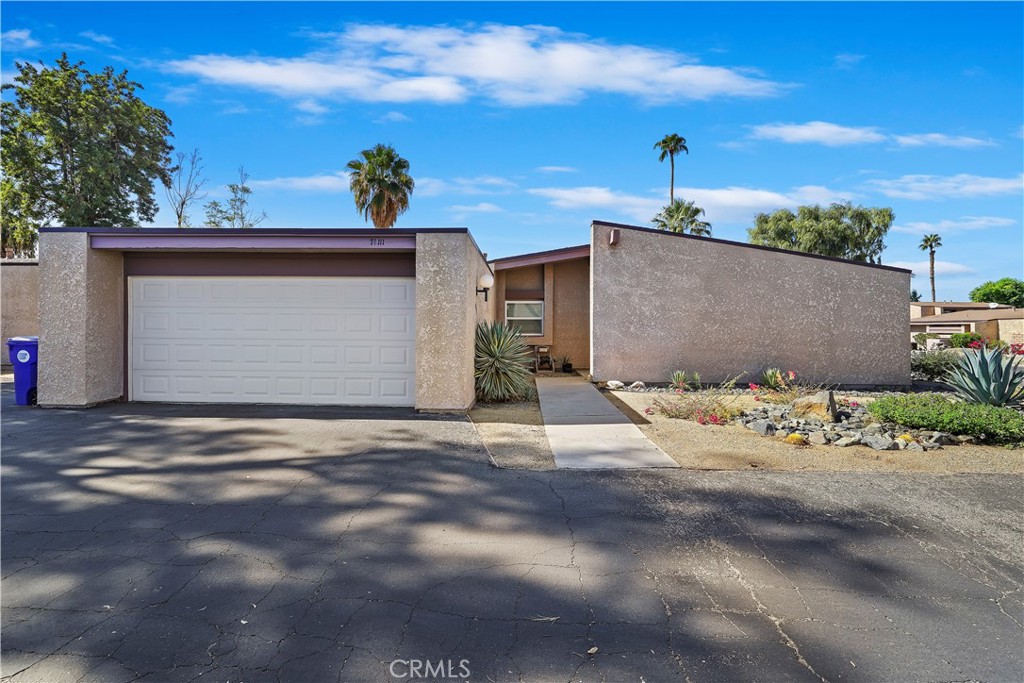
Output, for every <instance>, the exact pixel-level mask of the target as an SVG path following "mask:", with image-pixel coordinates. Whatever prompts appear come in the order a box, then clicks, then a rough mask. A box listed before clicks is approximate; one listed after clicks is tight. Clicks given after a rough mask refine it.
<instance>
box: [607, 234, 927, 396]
mask: <svg viewBox="0 0 1024 683" xmlns="http://www.w3.org/2000/svg"><path fill="white" fill-rule="evenodd" d="M611 229H612V228H611V227H609V226H606V225H602V224H594V226H593V227H592V241H593V243H592V258H591V278H592V311H593V326H592V327H593V331H592V338H591V364H590V371H591V374H592V376H593V378H594V380H595V381H606V380H611V379H617V380H621V381H626V382H631V381H634V380H642V381H645V382H665V381H667V380H668V376H669V374H670V373H671V372H672V371H673V370H676V369H680V370H687V371H691V372H692V371H697V372H699V373H700V374H701V377H702V378H703V379H705V380H706V381H711V382H720V381H723V380H725V379H728V378H731V377H733V376H735V375H737V374H739V373H746V374H745V375H744V376H743V381H747V382H752V381H757V377H758V375H759V374H760V372H761V371H762V370H763V369H764V368H766V367H779V368H781V369H783V370H793V371H795V372H797V373H799V375H800V376H801V378H803V379H806V380H808V381H813V382H836V383H843V384H882V385H906V384H909V383H910V354H909V352H908V345H907V329H908V328H909V325H910V311H909V307H908V306H907V291H908V290H909V289H910V274H909V273H906V272H902V271H895V270H886V269H880V268H871V267H867V266H863V265H857V264H852V263H842V262H836V261H829V260H824V259H817V258H810V257H807V256H801V255H797V254H788V253H784V252H774V251H765V250H761V249H754V248H749V247H745V246H741V245H734V244H723V243H721V242H714V241H710V240H703V239H698V238H689V237H681V236H677V235H672V234H665V233H656V232H645V231H637V230H629V229H620V238H619V244H618V245H616V246H609V244H608V240H609V232H610V231H611Z"/></svg>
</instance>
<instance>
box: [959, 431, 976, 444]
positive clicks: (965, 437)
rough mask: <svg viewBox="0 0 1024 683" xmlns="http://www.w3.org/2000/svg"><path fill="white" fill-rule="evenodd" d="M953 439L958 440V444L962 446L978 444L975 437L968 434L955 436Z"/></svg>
mask: <svg viewBox="0 0 1024 683" xmlns="http://www.w3.org/2000/svg"><path fill="white" fill-rule="evenodd" d="M953 438H954V439H956V442H957V443H959V444H960V445H964V444H970V443H978V440H977V439H975V438H974V437H973V436H969V435H967V434H963V435H961V436H955V437H953Z"/></svg>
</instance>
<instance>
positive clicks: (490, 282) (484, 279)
mask: <svg viewBox="0 0 1024 683" xmlns="http://www.w3.org/2000/svg"><path fill="white" fill-rule="evenodd" d="M493 286H494V276H493V275H492V274H490V273H484V274H483V275H481V276H480V277H478V278H477V279H476V293H477V294H483V295H484V301H487V292H489V291H491V287H493Z"/></svg>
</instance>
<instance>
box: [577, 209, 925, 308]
mask: <svg viewBox="0 0 1024 683" xmlns="http://www.w3.org/2000/svg"><path fill="white" fill-rule="evenodd" d="M590 224H591V226H595V225H603V226H605V227H608V228H622V229H624V230H635V231H637V232H650V233H654V234H657V235H665V236H667V237H679V238H682V239H688V240H700V241H702V242H714V243H716V244H725V245H728V246H731V247H743V248H744V249H758V250H760V251H771V252H775V253H778V254H788V255H790V256H802V257H804V258H813V259H819V260H821V261H833V262H835V263H847V264H849V265H851V266H864V267H865V268H878V269H880V270H891V271H894V272H897V273H907V274H908V275H909V274H911V273H913V271H911V270H910V269H908V268H897V267H896V266H886V265H882V264H881V263H865V262H864V261H852V260H850V259H845V258H836V257H835V256H822V255H820V254H808V253H805V252H802V251H793V250H791V249H779V248H778V247H766V246H763V245H760V244H748V243H746V242H736V241H734V240H723V239H719V238H717V237H698V236H696V235H684V234H682V233H678V232H667V231H665V230H658V229H657V228H644V227H641V226H639V225H627V224H625V223H609V222H608V221H598V220H595V221H591V223H590ZM908 296H909V295H908Z"/></svg>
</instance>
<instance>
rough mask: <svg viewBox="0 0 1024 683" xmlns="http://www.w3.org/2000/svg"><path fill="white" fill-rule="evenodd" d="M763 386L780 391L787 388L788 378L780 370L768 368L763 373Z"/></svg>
mask: <svg viewBox="0 0 1024 683" xmlns="http://www.w3.org/2000/svg"><path fill="white" fill-rule="evenodd" d="M761 386H763V387H764V388H765V389H771V390H773V391H778V390H779V389H785V388H786V376H785V375H783V374H782V370H779V369H778V368H768V369H767V370H765V371H764V372H762V373H761Z"/></svg>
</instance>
